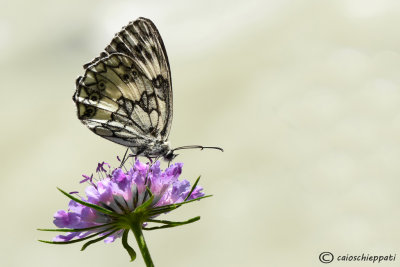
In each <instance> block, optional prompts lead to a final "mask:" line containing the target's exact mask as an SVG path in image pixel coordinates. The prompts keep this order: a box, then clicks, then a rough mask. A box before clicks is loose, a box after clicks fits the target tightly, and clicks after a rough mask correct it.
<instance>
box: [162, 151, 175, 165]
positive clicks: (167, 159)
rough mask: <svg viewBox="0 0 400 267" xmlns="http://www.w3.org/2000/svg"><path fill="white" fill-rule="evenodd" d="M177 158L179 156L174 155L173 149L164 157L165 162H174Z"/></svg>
mask: <svg viewBox="0 0 400 267" xmlns="http://www.w3.org/2000/svg"><path fill="white" fill-rule="evenodd" d="M176 156H178V154H174V150H173V149H172V150H169V151H168V152H167V153H166V154H165V155H164V156H163V157H164V160H165V161H168V162H170V161H173V160H174V158H175V157H176Z"/></svg>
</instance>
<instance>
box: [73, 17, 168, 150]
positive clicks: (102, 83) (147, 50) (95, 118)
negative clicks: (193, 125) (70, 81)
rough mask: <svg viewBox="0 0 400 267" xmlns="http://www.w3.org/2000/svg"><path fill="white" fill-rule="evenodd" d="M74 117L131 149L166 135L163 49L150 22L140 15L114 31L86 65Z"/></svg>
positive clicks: (136, 148)
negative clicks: (110, 38) (112, 35)
mask: <svg viewBox="0 0 400 267" xmlns="http://www.w3.org/2000/svg"><path fill="white" fill-rule="evenodd" d="M73 99H74V101H75V102H76V105H77V108H78V118H79V119H80V120H81V121H82V122H83V123H84V124H85V125H87V126H88V127H89V129H91V130H92V131H93V132H94V133H96V134H98V135H100V136H102V137H104V138H107V139H109V140H111V141H113V142H116V143H119V144H122V145H124V146H128V147H131V148H132V150H133V151H135V150H136V151H139V150H141V151H143V150H146V149H147V150H148V153H145V154H148V155H157V149H156V148H154V149H153V150H152V148H151V147H150V146H151V145H152V144H154V142H155V141H165V140H167V138H168V134H169V130H170V127H171V120H172V88H171V75H170V69H169V63H168V58H167V54H166V51H165V48H164V44H163V42H162V39H161V36H160V35H159V33H158V31H157V29H156V27H155V26H154V24H153V23H152V22H151V21H150V20H148V19H144V18H139V19H138V20H136V21H134V22H131V23H129V24H128V25H127V26H125V27H124V28H123V29H122V31H120V32H119V33H117V34H116V36H115V37H114V39H113V40H112V41H111V44H110V45H109V46H107V47H106V52H103V53H101V55H100V57H98V58H96V59H94V60H93V61H92V62H90V63H88V64H86V65H85V74H84V76H82V77H79V78H78V79H77V90H76V92H75V94H74V97H73Z"/></svg>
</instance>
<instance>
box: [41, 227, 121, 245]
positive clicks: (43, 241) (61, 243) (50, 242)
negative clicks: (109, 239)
mask: <svg viewBox="0 0 400 267" xmlns="http://www.w3.org/2000/svg"><path fill="white" fill-rule="evenodd" d="M112 229H114V227H110V228H107V229H106V230H103V231H101V232H98V233H94V234H92V235H89V236H86V237H83V238H80V239H75V240H71V241H46V240H38V241H39V242H42V243H47V244H54V245H66V244H73V243H78V242H82V241H84V240H87V239H90V238H92V237H95V236H97V235H99V234H102V233H105V232H108V231H110V230H112Z"/></svg>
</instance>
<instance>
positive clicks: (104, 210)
mask: <svg viewBox="0 0 400 267" xmlns="http://www.w3.org/2000/svg"><path fill="white" fill-rule="evenodd" d="M57 189H58V190H59V191H60V192H61V193H63V194H64V195H66V196H67V197H68V198H70V199H72V200H73V201H75V202H78V203H79V204H82V205H84V206H86V207H89V208H92V209H94V210H96V211H98V212H101V213H104V214H107V215H114V216H115V215H117V214H116V213H114V212H112V211H111V210H108V209H105V208H103V207H100V206H97V205H95V204H91V203H88V202H85V201H82V200H80V199H78V198H76V197H74V196H72V195H70V194H68V193H67V192H65V191H63V190H62V189H60V188H58V187H57Z"/></svg>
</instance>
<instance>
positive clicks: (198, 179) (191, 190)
mask: <svg viewBox="0 0 400 267" xmlns="http://www.w3.org/2000/svg"><path fill="white" fill-rule="evenodd" d="M200 177H201V176H199V177H198V178H197V179H196V182H194V184H193V186H192V189H190V192H189V194H188V195H187V196H186V198H185V200H184V201H186V200H187V199H188V198H189V197H190V195H191V194H192V193H193V191H194V189H195V188H196V186H197V184H198V183H199V181H200Z"/></svg>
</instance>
